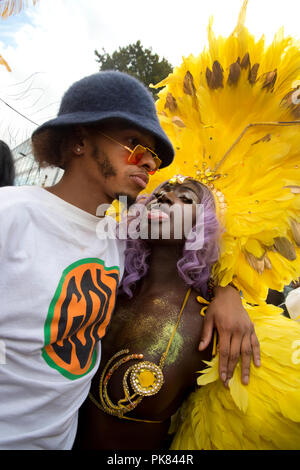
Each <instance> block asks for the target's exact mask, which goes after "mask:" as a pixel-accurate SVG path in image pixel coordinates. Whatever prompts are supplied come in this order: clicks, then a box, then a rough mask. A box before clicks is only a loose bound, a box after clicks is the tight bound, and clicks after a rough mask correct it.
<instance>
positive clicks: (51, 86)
mask: <svg viewBox="0 0 300 470" xmlns="http://www.w3.org/2000/svg"><path fill="white" fill-rule="evenodd" d="M28 5H29V6H28V7H27V8H26V9H25V10H23V11H22V12H21V13H20V14H18V15H15V16H12V17H10V18H8V19H7V20H2V19H0V54H1V55H2V56H3V57H4V58H5V59H6V61H7V62H8V63H9V65H10V67H11V69H12V72H10V73H9V72H7V70H6V69H5V68H4V67H3V66H0V139H2V140H4V141H5V142H6V143H7V144H8V145H9V146H10V147H11V148H14V147H15V146H16V145H18V144H20V143H21V142H23V141H24V140H26V139H27V138H29V137H30V135H31V133H32V132H33V130H34V129H35V128H36V127H37V125H40V124H42V123H43V122H45V121H47V120H48V119H51V118H53V117H55V116H56V114H57V111H58V108H59V103H60V100H61V97H62V95H63V93H64V92H65V91H66V90H67V89H68V88H69V86H70V85H71V84H72V83H74V82H75V81H77V80H79V79H80V78H82V77H84V76H86V75H89V74H91V73H94V72H97V71H98V63H97V62H96V57H95V54H94V51H95V49H97V50H98V51H99V52H102V49H103V48H104V49H105V51H106V52H108V53H112V52H114V51H115V50H116V49H118V48H119V47H122V46H127V45H128V44H131V43H134V42H136V41H137V40H140V41H141V43H142V45H143V46H144V47H146V48H151V49H152V51H153V52H155V53H157V54H158V55H159V56H160V57H165V58H166V59H167V60H168V61H169V62H170V63H171V64H172V65H173V66H176V65H179V64H180V63H181V60H182V57H185V56H188V55H189V54H190V53H193V54H195V55H197V54H199V53H200V52H201V51H202V50H203V48H204V47H205V45H206V38H207V25H208V21H209V17H210V16H211V15H213V17H214V23H213V25H214V26H213V29H214V31H215V34H216V35H219V34H221V35H224V36H227V35H228V34H230V33H231V32H232V30H233V29H234V27H235V25H236V22H237V18H238V13H239V10H240V8H241V5H242V0H151V2H150V1H146V0H108V1H107V0H39V2H38V3H37V4H36V6H35V7H33V6H31V5H32V2H31V0H29V1H28ZM299 15H300V2H299V0H284V1H283V0H249V3H248V9H247V19H246V26H247V28H248V29H249V30H250V31H251V33H252V34H254V35H255V36H256V37H257V39H258V38H260V37H261V36H262V35H263V34H264V35H265V37H266V41H267V42H268V43H269V42H271V40H272V39H273V37H274V34H275V33H276V31H278V29H279V28H280V27H281V26H283V27H284V31H285V34H286V35H292V36H294V37H296V38H298V39H300V28H299V17H300V16H299ZM5 103H6V104H5ZM7 105H8V106H7ZM9 106H10V107H9ZM11 108H14V109H15V110H17V111H18V112H19V113H21V114H23V115H24V116H25V117H26V118H27V119H26V118H25V117H22V116H20V114H17V113H16V112H15V111H13V110H12V109H11Z"/></svg>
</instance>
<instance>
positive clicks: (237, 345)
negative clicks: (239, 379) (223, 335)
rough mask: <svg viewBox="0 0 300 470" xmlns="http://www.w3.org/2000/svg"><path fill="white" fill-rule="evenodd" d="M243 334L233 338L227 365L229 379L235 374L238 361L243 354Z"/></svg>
mask: <svg viewBox="0 0 300 470" xmlns="http://www.w3.org/2000/svg"><path fill="white" fill-rule="evenodd" d="M241 339H242V338H241V336H240V335H235V336H233V337H232V338H231V343H230V352H229V357H228V365H227V380H228V379H231V377H232V376H233V372H234V369H235V367H236V365H237V363H238V360H239V358H240V354H241Z"/></svg>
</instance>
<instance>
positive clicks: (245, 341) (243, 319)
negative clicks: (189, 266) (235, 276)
mask: <svg viewBox="0 0 300 470" xmlns="http://www.w3.org/2000/svg"><path fill="white" fill-rule="evenodd" d="M214 295H215V298H214V299H213V300H212V301H211V303H210V304H209V306H208V308H207V310H206V314H205V319H204V327H203V331H202V337H201V341H200V344H199V350H200V351H202V350H203V349H205V348H207V346H208V345H209V343H210V341H211V338H212V334H213V329H214V328H216V329H217V331H218V335H219V374H220V378H221V380H222V381H223V382H224V384H225V386H228V381H229V380H230V378H231V377H232V375H233V371H234V369H235V366H236V365H237V362H238V360H239V357H240V355H241V359H242V382H243V384H245V385H247V384H248V383H249V376H250V363H251V357H252V356H253V362H254V364H255V365H256V366H257V367H259V366H260V347H259V341H258V339H257V336H256V333H255V329H254V326H253V323H252V322H251V320H250V318H249V316H248V313H247V312H246V310H245V309H244V307H243V304H242V301H241V298H240V294H239V292H238V291H237V290H236V289H235V288H234V287H232V286H226V287H216V288H215V290H214Z"/></svg>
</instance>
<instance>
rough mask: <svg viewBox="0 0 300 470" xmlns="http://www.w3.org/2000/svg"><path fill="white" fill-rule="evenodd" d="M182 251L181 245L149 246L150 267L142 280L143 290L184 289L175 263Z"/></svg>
mask: <svg viewBox="0 0 300 470" xmlns="http://www.w3.org/2000/svg"><path fill="white" fill-rule="evenodd" d="M182 249H183V247H182V246H181V245H158V244H157V245H152V246H151V255H150V259H149V262H150V265H149V270H148V273H147V275H146V277H145V278H144V280H143V286H142V288H143V290H144V289H147V290H149V289H151V290H152V289H153V290H157V289H161V288H162V287H163V289H164V290H166V289H168V288H169V287H172V289H174V288H175V289H176V288H177V287H178V288H179V287H180V288H183V287H184V281H183V280H182V278H181V277H180V276H179V274H178V269H177V262H178V260H179V259H180V258H181V257H182Z"/></svg>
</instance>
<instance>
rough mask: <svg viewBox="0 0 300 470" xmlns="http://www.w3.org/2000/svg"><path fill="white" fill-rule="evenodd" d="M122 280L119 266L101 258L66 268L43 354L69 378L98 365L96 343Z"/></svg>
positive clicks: (46, 328)
mask: <svg viewBox="0 0 300 470" xmlns="http://www.w3.org/2000/svg"><path fill="white" fill-rule="evenodd" d="M118 283H119V267H117V266H113V267H106V266H105V263H104V262H103V261H102V260H100V259H98V258H87V259H82V260H80V261H78V262H76V263H73V264H71V265H70V266H69V267H67V268H66V269H65V270H64V271H63V274H62V277H61V279H60V282H59V284H58V287H57V289H56V292H55V294H54V297H53V299H52V301H51V303H50V307H49V311H48V315H47V319H46V322H45V325H44V335H45V346H44V348H43V350H42V356H43V358H44V359H45V361H46V362H47V363H48V365H49V366H51V367H53V368H55V369H57V370H58V371H59V372H60V373H61V374H62V375H64V376H65V377H67V378H68V379H71V380H74V379H78V378H79V377H82V376H83V375H85V374H87V373H88V372H89V371H90V370H91V369H92V368H93V367H94V365H95V362H96V358H97V353H96V349H95V345H96V343H97V341H98V340H99V339H101V338H102V337H103V336H104V334H105V331H106V328H107V326H108V324H109V321H110V318H111V315H112V312H113V310H114V306H115V301H116V290H117V286H118Z"/></svg>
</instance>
